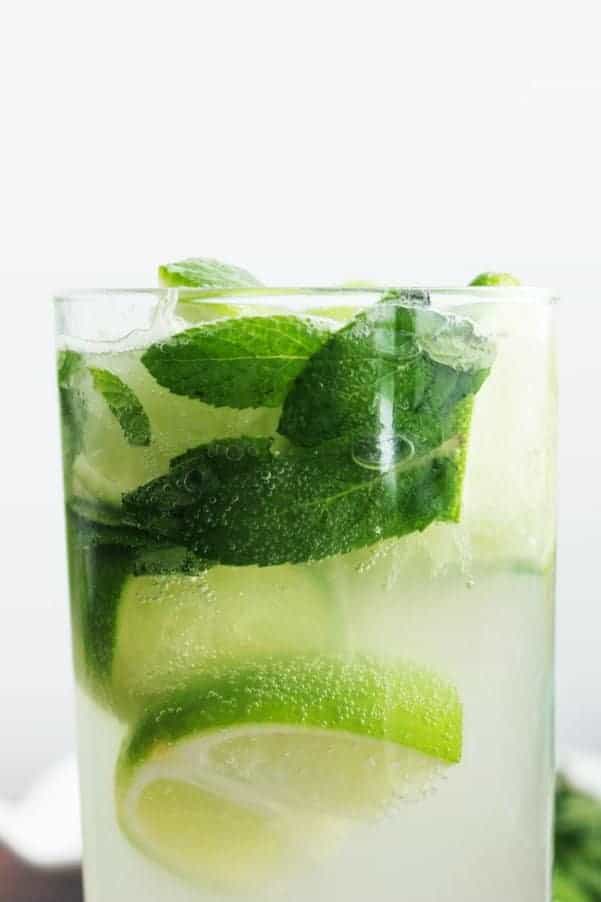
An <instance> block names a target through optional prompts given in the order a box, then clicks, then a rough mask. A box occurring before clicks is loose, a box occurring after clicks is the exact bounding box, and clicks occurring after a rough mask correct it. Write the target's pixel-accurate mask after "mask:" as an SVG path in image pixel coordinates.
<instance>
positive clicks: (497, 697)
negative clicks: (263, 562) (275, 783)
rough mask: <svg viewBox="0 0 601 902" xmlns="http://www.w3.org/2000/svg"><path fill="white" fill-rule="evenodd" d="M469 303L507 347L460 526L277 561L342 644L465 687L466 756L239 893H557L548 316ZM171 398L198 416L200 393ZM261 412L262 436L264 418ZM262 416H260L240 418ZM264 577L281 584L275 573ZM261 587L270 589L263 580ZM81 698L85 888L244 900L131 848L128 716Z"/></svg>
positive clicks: (411, 897)
mask: <svg viewBox="0 0 601 902" xmlns="http://www.w3.org/2000/svg"><path fill="white" fill-rule="evenodd" d="M468 312H469V314H470V315H473V316H474V318H479V319H480V320H481V321H482V324H483V326H484V327H485V328H490V330H491V331H492V332H493V333H494V334H495V337H496V339H497V342H498V349H499V353H498V358H497V361H496V363H495V366H494V368H493V371H492V374H491V376H490V377H489V379H488V380H487V382H486V384H485V385H484V386H483V388H482V390H481V392H480V393H479V395H478V397H477V399H476V404H475V410H474V419H473V424H472V431H471V438H470V447H469V452H468V464H467V472H466V481H465V489H464V509H463V515H462V521H461V523H460V524H458V525H448V524H444V525H443V524H433V525H432V526H430V527H428V529H426V530H425V531H424V533H423V534H421V535H412V536H408V537H406V538H403V539H400V540H393V541H387V542H385V543H382V544H381V545H380V546H372V547H371V548H368V549H363V550H360V551H357V552H353V553H351V554H348V555H345V556H339V557H336V558H332V559H328V560H325V561H321V562H317V563H312V564H301V565H296V566H286V567H284V568H282V574H281V580H282V584H287V585H288V586H294V585H297V584H299V581H302V585H303V586H308V585H309V583H310V582H312V583H314V584H315V585H316V586H319V591H320V592H321V593H322V596H323V597H324V598H325V599H326V601H327V604H328V605H330V606H331V609H332V611H333V612H335V613H334V615H333V619H332V622H333V624H334V627H333V643H334V645H335V648H336V650H337V652H338V653H343V654H345V653H346V654H348V655H349V656H352V655H355V654H358V653H369V654H370V655H375V656H376V657H379V658H381V659H382V660H397V659H403V660H404V659H409V660H411V661H414V662H417V663H418V664H419V665H420V666H424V667H428V668H431V669H432V670H433V671H434V672H435V673H436V674H437V675H438V676H440V677H441V678H443V679H445V680H447V681H449V682H450V683H452V684H453V685H454V686H455V687H456V689H457V691H458V693H459V696H460V698H461V702H462V704H463V712H464V725H463V735H464V749H463V756H462V760H461V762H460V763H459V764H457V765H452V766H448V767H445V768H442V769H441V774H440V775H439V777H438V778H437V779H436V780H434V781H433V783H434V785H433V786H431V787H429V791H427V792H426V791H425V788H423V791H420V789H419V787H418V789H417V791H416V793H415V794H414V796H413V798H412V799H411V800H402V801H399V802H398V804H396V805H394V806H393V807H392V808H391V810H389V811H387V812H386V813H385V814H383V816H382V817H380V818H379V819H378V820H371V821H369V820H367V821H365V822H361V821H357V820H355V821H349V822H348V823H346V824H340V825H338V826H339V827H340V829H339V830H338V829H337V830H336V831H334V832H335V834H336V835H335V836H334V835H332V838H331V841H330V840H329V839H328V837H327V836H326V834H325V833H324V836H321V835H320V836H319V837H318V838H317V840H316V842H314V843H313V845H314V846H316V848H311V852H310V854H308V855H306V856H301V858H302V866H301V865H299V864H298V862H295V863H292V862H291V864H290V867H289V868H284V869H283V870H282V871H279V872H278V873H277V874H274V876H273V879H272V880H268V881H266V882H265V883H264V885H262V886H261V888H260V889H259V890H257V889H252V890H249V891H248V892H245V891H244V890H241V891H240V892H237V893H236V897H238V896H240V897H241V898H246V899H249V900H251V902H260V900H273V902H309V900H311V902H336V900H340V902H342V900H344V902H354V900H357V902H359V900H360V902H366V900H374V902H399V900H406V902H508V900H511V902H547V900H548V899H549V898H550V895H549V893H550V886H549V871H550V845H551V798H552V780H553V767H552V735H551V734H552V659H553V532H554V522H553V521H554V508H553V492H554V459H553V446H554V398H553V392H552V389H553V385H554V382H553V356H552V349H551V344H550V326H549V322H548V318H547V317H546V313H545V311H543V310H539V309H536V308H533V307H532V306H530V307H528V308H526V307H524V308H523V309H521V310H520V309H516V307H515V305H513V306H511V305H509V306H505V305H502V304H498V305H490V306H488V307H486V306H484V305H483V306H482V307H481V308H475V309H474V310H470V311H468ZM114 356H115V355H113V357H114ZM119 366H120V364H119V363H118V362H117V363H116V364H115V366H114V369H115V371H118V370H119ZM126 369H127V367H126ZM550 389H551V390H550ZM175 401H176V404H179V405H180V406H181V409H182V423H185V409H184V405H185V404H187V403H189V402H187V401H186V400H181V399H180V400H179V401H178V399H175ZM176 422H177V423H179V420H177V421H176ZM255 425H256V427H257V428H256V434H260V433H261V431H262V429H263V428H264V424H261V423H260V422H258V423H255ZM168 428H169V427H168V425H167V424H166V425H165V429H166V430H168ZM252 430H253V424H252V423H250V424H249V423H247V424H245V426H244V427H243V429H242V431H243V432H244V431H245V432H248V433H249V434H252ZM191 444H193V442H191ZM170 453H171V452H170ZM101 456H102V455H100V458H101ZM132 458H133V454H132ZM113 459H114V458H113ZM166 460H168V455H166ZM101 463H102V461H101ZM245 569H246V568H239V571H240V572H239V584H238V585H236V583H235V579H236V578H237V577H236V575H234V577H229V578H228V590H227V591H228V593H236V594H237V595H239V596H240V597H242V598H243V597H244V593H245V592H248V591H249V589H248V580H247V577H246V574H245ZM265 580H266V583H265V595H266V597H269V593H270V592H272V593H273V578H271V581H269V580H270V578H269V576H268V575H266V576H265ZM199 591H200V589H199ZM303 591H304V589H303ZM307 591H309V589H308V588H307ZM253 592H255V593H257V592H258V593H260V585H259V586H257V584H256V579H254V582H253ZM214 602H215V605H216V607H217V609H219V606H220V604H221V603H223V605H224V607H226V606H227V599H226V598H219V597H216V598H215V599H214ZM274 631H277V623H276V624H274ZM249 640H252V636H249ZM316 653H318V652H316ZM78 710H79V742H80V765H81V781H82V800H83V823H84V845H85V888H86V899H87V902H167V900H168V902H222V900H225V899H226V898H230V896H228V895H227V894H226V893H225V892H216V891H214V890H211V889H210V888H208V887H206V886H203V885H202V881H201V882H199V883H197V884H195V885H193V884H191V883H188V882H186V881H185V880H184V879H182V878H181V877H179V876H177V875H175V874H173V873H171V872H169V871H168V870H166V869H165V868H164V867H163V866H161V865H160V864H158V863H156V862H155V861H153V860H152V859H151V858H149V857H146V856H145V855H143V854H142V853H141V852H140V851H138V850H137V849H136V848H134V847H133V846H132V845H131V844H130V842H129V841H128V839H127V838H126V837H125V836H124V834H123V833H122V831H121V829H120V827H119V826H118V824H117V820H116V814H115V802H114V777H115V764H116V761H117V758H118V755H119V751H120V748H121V744H122V741H123V739H124V736H125V735H126V727H125V726H124V724H123V723H122V722H120V721H119V720H118V719H117V718H116V717H115V716H114V715H113V714H111V713H109V712H108V711H107V710H105V709H103V708H101V707H100V706H99V705H98V704H97V703H96V702H95V701H94V700H93V699H92V698H91V697H90V696H89V695H88V694H87V692H86V690H85V689H81V690H80V691H79V699H78ZM311 839H312V838H311V837H310V836H303V835H302V832H300V833H299V836H298V843H299V846H304V845H307V846H311ZM235 867H236V863H235V861H232V868H233V869H235Z"/></svg>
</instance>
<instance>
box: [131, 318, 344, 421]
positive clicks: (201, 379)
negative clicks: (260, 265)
mask: <svg viewBox="0 0 601 902" xmlns="http://www.w3.org/2000/svg"><path fill="white" fill-rule="evenodd" d="M330 334H331V333H330V331H329V330H328V329H326V328H325V327H324V326H323V325H322V324H321V323H320V322H319V321H316V320H311V319H303V318H300V317H296V316H269V317H267V316H246V317H240V318H237V319H223V320H217V321H215V322H211V323H206V324H205V325H202V326H196V327H194V328H192V329H187V330H186V331H185V332H180V333H178V334H177V335H174V336H173V337H172V338H170V339H168V340H167V341H162V342H158V343H157V344H154V345H151V347H150V348H148V350H147V351H145V352H144V354H143V355H142V363H143V364H144V366H145V367H146V368H147V369H148V370H149V372H150V373H151V374H152V376H154V378H155V379H156V381H157V382H158V383H159V384H160V385H162V386H164V387H165V388H168V389H169V390H170V391H171V392H173V393H174V394H176V395H186V396H187V397H190V398H199V399H200V400H202V401H205V402H206V403H207V404H212V405H213V406H215V407H236V408H243V407H277V406H279V405H280V404H281V403H282V401H283V399H284V397H285V395H286V392H287V391H288V389H289V387H290V384H291V383H292V381H293V380H294V379H295V378H296V377H297V376H298V374H299V373H300V372H301V371H302V370H303V368H304V367H305V366H306V364H307V361H308V360H309V359H310V358H311V356H312V355H313V354H314V353H315V352H316V351H317V350H319V348H320V347H321V346H322V345H323V344H324V342H325V341H326V340H327V338H328V337H329V335H330Z"/></svg>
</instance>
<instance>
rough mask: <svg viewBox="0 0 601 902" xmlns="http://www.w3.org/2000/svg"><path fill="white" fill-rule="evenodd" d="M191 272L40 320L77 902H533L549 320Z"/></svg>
mask: <svg viewBox="0 0 601 902" xmlns="http://www.w3.org/2000/svg"><path fill="white" fill-rule="evenodd" d="M211 265H212V264H210V263H206V261H193V262H192V264H190V265H189V266H188V267H186V266H185V265H181V266H179V267H178V266H174V267H167V268H165V269H164V270H163V272H162V276H163V280H164V282H165V283H166V286H167V287H164V288H162V289H159V290H148V291H140V292H104V293H102V292H98V293H85V292H83V293H80V294H72V295H68V296H65V297H62V298H59V299H58V300H57V314H58V328H59V342H60V344H59V353H58V378H59V392H60V404H61V416H62V427H63V446H64V475H65V495H66V521H67V540H68V550H69V573H70V592H71V606H72V624H73V646H74V659H75V667H76V675H77V683H78V719H79V756H80V769H81V789H82V802H83V825H84V852H85V854H84V858H85V862H84V867H85V888H86V899H87V902H138V900H139V902H166V900H169V902H219V900H224V899H230V898H244V899H246V900H251V902H259V900H261V902H264V900H273V902H284V900H285V902H307V900H312V902H353V900H357V902H359V900H360V902H364V900H366V899H371V900H374V902H398V900H400V899H403V900H407V902H483V900H487V902H507V900H508V899H510V900H511V902H547V900H548V899H549V898H550V896H549V885H550V884H549V880H550V833H551V822H550V816H551V790H552V736H551V733H552V678H551V675H552V655H553V580H554V577H553V567H554V491H555V484H554V482H555V460H554V449H555V369H554V356H553V305H552V298H551V297H550V296H548V295H547V294H545V293H544V292H538V291H535V290H533V289H524V288H519V287H514V286H512V285H505V286H501V287H486V286H485V287H473V288H469V289H462V290H459V289H454V290H451V289H447V290H445V289H440V290H436V289H432V290H425V289H387V290H385V289H362V288H357V289H344V290H340V289H339V290H336V289H325V290H315V289H312V290H309V289H306V290H305V289H267V288H263V287H261V286H259V285H258V284H256V282H255V281H254V280H253V279H252V277H250V276H249V275H248V274H247V273H244V272H243V271H240V270H234V269H228V268H220V267H217V268H216V269H214V270H212V269H211ZM203 267H204V268H203ZM207 272H208V273H209V277H208V276H207ZM195 279H196V282H195ZM186 286H187V287H186Z"/></svg>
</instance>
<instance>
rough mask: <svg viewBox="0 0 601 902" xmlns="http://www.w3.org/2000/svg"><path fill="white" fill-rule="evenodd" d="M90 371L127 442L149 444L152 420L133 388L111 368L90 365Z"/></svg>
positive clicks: (139, 444) (95, 386) (141, 444)
mask: <svg viewBox="0 0 601 902" xmlns="http://www.w3.org/2000/svg"><path fill="white" fill-rule="evenodd" d="M89 372H90V375H91V376H92V381H93V383H94V388H95V389H96V390H97V391H98V392H100V394H101V395H102V397H103V398H104V400H105V401H106V403H107V404H108V406H109V409H110V411H111V413H112V414H113V416H114V417H115V418H116V420H117V421H118V422H119V425H120V426H121V430H122V432H123V435H124V436H125V438H126V440H127V442H128V443H129V444H130V445H135V446H142V447H144V446H146V445H149V444H150V438H151V432H150V420H149V419H148V416H147V414H146V411H145V410H144V408H143V407H142V404H141V403H140V401H139V400H138V398H137V397H136V395H135V394H134V392H133V391H132V390H131V388H130V387H129V386H128V385H126V384H125V382H123V380H122V379H120V378H119V376H116V375H115V373H111V372H109V370H104V369H98V368H96V367H90V368H89Z"/></svg>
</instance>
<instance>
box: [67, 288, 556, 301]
mask: <svg viewBox="0 0 601 902" xmlns="http://www.w3.org/2000/svg"><path fill="white" fill-rule="evenodd" d="M392 292H394V293H397V292H398V293H399V295H400V298H401V299H402V296H403V295H406V296H408V297H410V296H411V295H412V294H414V295H419V294H422V295H428V294H432V295H435V296H437V297H445V298H448V299H449V300H450V301H451V302H452V301H453V299H464V298H466V297H467V298H469V299H470V300H471V301H472V302H473V303H487V302H488V303H490V302H496V301H499V300H507V301H527V302H530V303H547V304H555V303H557V302H558V301H559V292H558V291H554V290H552V289H549V288H542V287H536V286H523V285H468V286H460V285H429V284H426V285H420V284H406V285H378V286H367V285H366V286H365V287H363V286H348V287H347V286H336V285H330V286H271V285H269V286H252V287H248V288H202V287H198V288H195V287H194V286H187V285H177V286H173V287H169V288H164V287H156V288H153V287H146V288H131V287H129V288H112V287H111V288H82V289H69V290H67V291H61V292H58V293H57V294H55V295H54V296H53V298H52V300H53V302H54V304H56V305H62V304H71V303H77V304H80V303H86V302H87V303H100V302H101V300H102V298H103V297H111V296H112V297H115V296H127V297H133V296H140V295H144V296H149V297H157V298H164V299H165V300H167V299H177V300H179V301H185V300H190V301H203V302H207V303H209V304H211V303H215V304H217V303H219V302H220V301H221V299H223V298H227V299H228V300H230V301H235V302H236V303H239V304H241V305H243V304H245V303H248V304H250V303H252V302H255V301H256V299H257V298H278V297H281V298H286V297H289V298H294V297H297V298H299V299H301V298H307V297H331V296H334V297H336V296H337V297H340V298H344V301H345V303H349V302H350V303H351V304H352V303H353V301H354V302H355V303H356V304H357V306H359V305H360V299H361V298H363V299H364V298H365V296H366V295H367V296H373V297H383V296H385V295H386V294H389V293H392Z"/></svg>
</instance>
